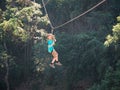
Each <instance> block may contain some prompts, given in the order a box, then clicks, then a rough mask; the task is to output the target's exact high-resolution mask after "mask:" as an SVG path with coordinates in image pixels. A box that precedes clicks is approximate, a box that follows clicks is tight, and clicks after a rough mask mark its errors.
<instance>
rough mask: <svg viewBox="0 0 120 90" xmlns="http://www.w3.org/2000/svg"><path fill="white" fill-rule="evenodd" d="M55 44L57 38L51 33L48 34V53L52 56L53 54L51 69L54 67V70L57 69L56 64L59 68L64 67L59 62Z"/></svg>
mask: <svg viewBox="0 0 120 90" xmlns="http://www.w3.org/2000/svg"><path fill="white" fill-rule="evenodd" d="M55 42H56V39H55V36H54V35H53V34H51V33H49V34H47V43H48V52H49V53H50V54H52V56H53V59H52V61H51V63H50V64H49V65H50V67H52V68H55V65H54V64H56V65H58V66H61V65H62V64H61V63H60V62H59V60H58V53H57V51H56V50H55V49H54V45H55Z"/></svg>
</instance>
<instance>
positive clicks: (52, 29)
mask: <svg viewBox="0 0 120 90" xmlns="http://www.w3.org/2000/svg"><path fill="white" fill-rule="evenodd" d="M42 4H43V7H44V10H45V13H46V15H47V18H48V20H49V22H50V27H51V33H52V34H53V31H54V27H53V25H52V23H51V20H50V18H49V16H48V12H47V9H46V7H45V3H44V0H42Z"/></svg>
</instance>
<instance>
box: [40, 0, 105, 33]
mask: <svg viewBox="0 0 120 90" xmlns="http://www.w3.org/2000/svg"><path fill="white" fill-rule="evenodd" d="M105 1H106V0H102V1H100V2H99V3H97V4H96V5H94V6H93V7H91V8H90V9H88V10H86V11H85V12H83V13H82V14H80V15H78V16H76V17H74V18H72V19H70V20H69V21H67V22H65V23H63V24H61V25H58V26H55V27H53V25H52V23H51V21H50V18H49V16H48V13H47V9H46V7H45V3H44V1H43V0H42V3H43V7H44V10H45V13H46V15H47V16H48V19H49V21H50V26H51V29H52V30H51V33H53V31H54V30H55V29H58V28H60V27H63V26H65V25H66V24H68V23H70V22H72V21H74V20H76V19H78V18H80V17H82V16H83V15H85V14H87V13H89V12H90V11H92V10H93V9H95V8H97V7H98V6H100V5H101V4H102V3H104V2H105Z"/></svg>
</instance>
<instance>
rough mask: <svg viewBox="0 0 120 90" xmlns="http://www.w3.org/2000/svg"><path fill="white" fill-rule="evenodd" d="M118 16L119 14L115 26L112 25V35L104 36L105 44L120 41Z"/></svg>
mask: <svg viewBox="0 0 120 90" xmlns="http://www.w3.org/2000/svg"><path fill="white" fill-rule="evenodd" d="M119 18H120V16H118V17H117V20H118V23H117V24H116V25H115V26H113V29H112V31H113V33H112V35H108V36H107V38H106V39H107V40H106V41H105V45H106V46H109V45H110V44H112V43H114V44H117V43H119V42H120V23H119V21H120V19H119Z"/></svg>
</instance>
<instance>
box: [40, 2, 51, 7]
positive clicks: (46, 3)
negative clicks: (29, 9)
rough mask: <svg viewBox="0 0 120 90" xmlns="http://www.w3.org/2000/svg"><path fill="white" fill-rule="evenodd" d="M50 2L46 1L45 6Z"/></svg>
mask: <svg viewBox="0 0 120 90" xmlns="http://www.w3.org/2000/svg"><path fill="white" fill-rule="evenodd" d="M49 1H50V0H47V2H46V3H45V6H46V5H47V4H48V3H49ZM43 7H44V6H41V8H43Z"/></svg>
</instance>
